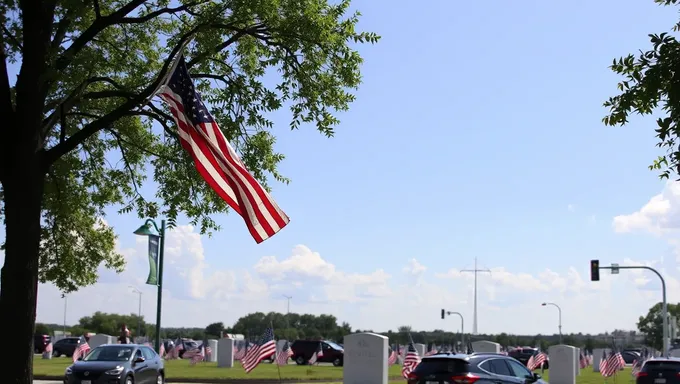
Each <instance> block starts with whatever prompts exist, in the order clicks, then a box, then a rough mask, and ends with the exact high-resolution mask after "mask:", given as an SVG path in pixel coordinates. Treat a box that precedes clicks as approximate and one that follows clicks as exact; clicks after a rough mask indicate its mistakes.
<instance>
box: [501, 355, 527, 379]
mask: <svg viewBox="0 0 680 384" xmlns="http://www.w3.org/2000/svg"><path fill="white" fill-rule="evenodd" d="M506 363H508V364H509V365H510V370H511V371H512V376H515V377H520V378H522V379H525V378H526V377H527V376H531V372H529V370H528V369H527V368H526V367H525V366H523V365H522V364H520V363H518V362H516V361H513V360H507V361H506Z"/></svg>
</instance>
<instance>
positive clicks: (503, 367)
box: [489, 359, 513, 376]
mask: <svg viewBox="0 0 680 384" xmlns="http://www.w3.org/2000/svg"><path fill="white" fill-rule="evenodd" d="M489 366H490V368H491V369H489V372H491V373H495V374H497V375H503V376H513V374H512V372H510V368H508V365H507V364H505V360H504V359H492V360H489Z"/></svg>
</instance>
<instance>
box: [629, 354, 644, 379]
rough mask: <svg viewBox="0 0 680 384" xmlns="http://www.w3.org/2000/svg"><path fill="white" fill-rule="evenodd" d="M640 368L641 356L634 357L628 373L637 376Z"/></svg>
mask: <svg viewBox="0 0 680 384" xmlns="http://www.w3.org/2000/svg"><path fill="white" fill-rule="evenodd" d="M640 370H642V358H639V359H635V361H633V368H631V370H630V374H631V375H633V376H637V374H638V373H640Z"/></svg>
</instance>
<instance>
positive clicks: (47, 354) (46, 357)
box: [42, 343, 54, 360]
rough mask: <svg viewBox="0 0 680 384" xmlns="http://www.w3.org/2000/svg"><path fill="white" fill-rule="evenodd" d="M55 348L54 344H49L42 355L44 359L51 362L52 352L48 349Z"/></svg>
mask: <svg viewBox="0 0 680 384" xmlns="http://www.w3.org/2000/svg"><path fill="white" fill-rule="evenodd" d="M48 346H49V347H50V349H51V348H54V344H52V343H49V344H48V345H47V346H45V352H43V354H42V358H43V359H47V360H51V359H52V351H47V347H48Z"/></svg>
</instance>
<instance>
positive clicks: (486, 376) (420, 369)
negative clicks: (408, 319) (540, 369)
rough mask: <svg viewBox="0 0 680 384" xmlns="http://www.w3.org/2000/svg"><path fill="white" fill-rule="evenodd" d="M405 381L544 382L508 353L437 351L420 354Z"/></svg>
mask: <svg viewBox="0 0 680 384" xmlns="http://www.w3.org/2000/svg"><path fill="white" fill-rule="evenodd" d="M407 380H408V384H430V383H436V384H526V383H536V384H547V383H546V382H545V381H543V380H542V379H541V376H540V375H539V374H535V373H532V372H530V371H529V370H528V369H527V367H525V366H524V365H523V364H522V363H520V362H519V361H517V360H515V359H513V358H512V357H509V356H505V355H501V354H496V353H473V354H471V355H461V354H453V353H440V354H436V355H432V356H427V357H423V359H422V360H421V362H420V364H418V366H417V367H416V369H415V370H414V371H413V372H411V373H410V374H409V376H408V379H407Z"/></svg>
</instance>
